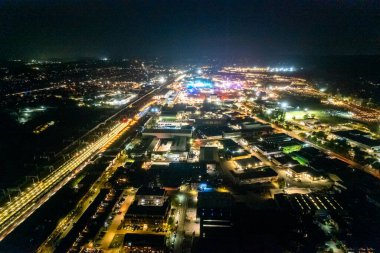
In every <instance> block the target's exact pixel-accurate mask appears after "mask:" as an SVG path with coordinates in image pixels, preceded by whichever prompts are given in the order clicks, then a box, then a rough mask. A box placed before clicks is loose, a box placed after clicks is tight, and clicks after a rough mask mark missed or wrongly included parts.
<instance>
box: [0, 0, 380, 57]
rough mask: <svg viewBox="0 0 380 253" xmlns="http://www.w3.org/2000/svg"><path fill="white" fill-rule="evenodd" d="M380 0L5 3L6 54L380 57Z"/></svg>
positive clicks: (1, 12) (1, 41) (2, 37)
mask: <svg viewBox="0 0 380 253" xmlns="http://www.w3.org/2000/svg"><path fill="white" fill-rule="evenodd" d="M378 13H380V3H379V2H375V1H371V2H370V1H368V2H359V1H346V2H344V3H343V2H332V1H319V2H313V1H265V2H263V1H243V0H239V1H229V0H223V1H144V2H141V1H117V0H113V1H87V0H86V1H72V0H65V1H60V2H53V3H52V2H49V1H44V0H40V1H24V2H22V1H4V2H2V3H0V22H1V23H2V24H6V25H5V26H4V28H3V29H2V30H1V31H0V59H10V58H11V59H15V58H23V59H25V58H38V59H50V58H61V59H70V58H71V59H72V58H83V57H90V58H101V57H109V58H115V57H116V58H127V57H134V56H138V57H147V56H149V57H167V58H175V57H178V58H188V57H192V58H194V57H202V56H207V57H210V58H212V57H217V58H218V57H227V58H228V57H231V56H234V57H236V58H238V57H245V58H260V57H261V56H266V55H268V54H270V55H301V56H307V55H379V54H380V32H379V30H378V29H377V28H378V27H379V26H380V19H379V18H378Z"/></svg>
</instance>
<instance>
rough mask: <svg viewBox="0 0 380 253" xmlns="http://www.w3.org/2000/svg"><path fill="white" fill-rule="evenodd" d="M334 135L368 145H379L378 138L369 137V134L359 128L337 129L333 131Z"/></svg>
mask: <svg viewBox="0 0 380 253" xmlns="http://www.w3.org/2000/svg"><path fill="white" fill-rule="evenodd" d="M334 134H335V135H337V136H339V137H342V138H346V139H350V140H352V141H355V142H358V143H361V144H364V145H366V146H369V147H377V146H380V140H379V139H371V138H369V134H368V133H366V132H363V131H359V130H346V131H337V132H334Z"/></svg>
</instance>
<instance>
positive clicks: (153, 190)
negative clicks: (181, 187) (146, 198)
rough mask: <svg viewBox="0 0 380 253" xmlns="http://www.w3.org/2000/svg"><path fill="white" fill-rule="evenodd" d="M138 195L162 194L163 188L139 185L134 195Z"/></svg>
mask: <svg viewBox="0 0 380 253" xmlns="http://www.w3.org/2000/svg"><path fill="white" fill-rule="evenodd" d="M138 195H151V196H164V195H165V189H161V188H159V187H153V188H151V187H140V188H139V189H138V190H137V192H136V196H138Z"/></svg>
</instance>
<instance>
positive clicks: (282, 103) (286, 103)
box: [281, 102, 289, 108]
mask: <svg viewBox="0 0 380 253" xmlns="http://www.w3.org/2000/svg"><path fill="white" fill-rule="evenodd" d="M288 106H289V104H288V102H281V108H287V107H288Z"/></svg>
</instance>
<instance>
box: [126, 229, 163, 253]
mask: <svg viewBox="0 0 380 253" xmlns="http://www.w3.org/2000/svg"><path fill="white" fill-rule="evenodd" d="M124 249H125V251H126V252H152V253H153V252H154V253H164V252H166V246H165V235H155V234H129V233H127V234H125V236H124Z"/></svg>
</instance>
